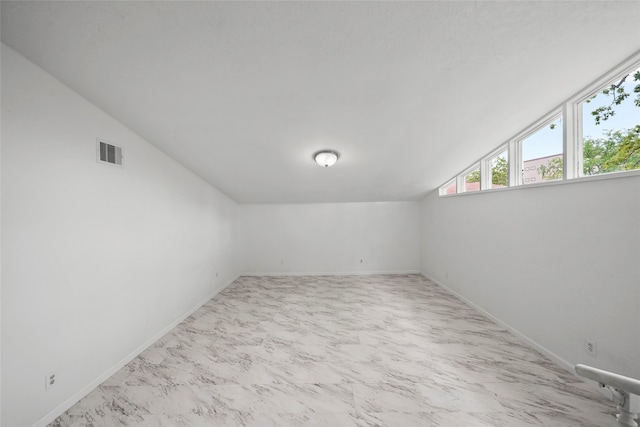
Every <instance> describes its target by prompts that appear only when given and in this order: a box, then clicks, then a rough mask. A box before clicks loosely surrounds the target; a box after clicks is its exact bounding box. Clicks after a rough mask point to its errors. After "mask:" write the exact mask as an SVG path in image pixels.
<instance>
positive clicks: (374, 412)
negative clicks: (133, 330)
mask: <svg viewBox="0 0 640 427" xmlns="http://www.w3.org/2000/svg"><path fill="white" fill-rule="evenodd" d="M614 413H615V410H614V406H613V404H612V403H611V402H609V401H607V400H605V399H603V398H602V396H601V395H600V394H598V393H597V392H595V391H594V389H593V388H592V386H589V385H587V384H585V383H583V382H582V381H580V380H579V379H578V378H577V377H575V376H574V375H572V374H571V373H569V372H566V371H565V370H564V369H562V368H560V367H558V366H556V365H555V364H554V363H553V362H551V361H550V360H549V359H547V358H545V357H544V356H542V355H541V354H539V353H537V352H536V351H534V350H532V349H531V348H529V347H528V346H527V345H525V344H524V343H523V342H522V341H520V340H519V339H518V338H516V337H514V336H513V335H511V334H510V333H509V332H508V331H507V330H505V329H504V328H502V327H500V326H498V325H496V324H495V323H493V322H492V321H490V320H489V319H487V318H486V317H484V316H483V315H481V314H480V313H478V312H477V311H475V310H474V309H473V308H471V307H469V306H467V305H466V304H464V303H463V302H461V301H460V300H458V299H457V298H455V297H453V296H452V295H450V294H449V293H447V292H445V291H444V290H442V289H441V288H439V287H438V286H436V285H434V284H433V283H431V282H429V281H428V280H426V279H425V278H424V277H422V276H420V275H384V276H382V275H380V276H321V277H315V276H314V277H241V278H239V279H238V280H236V281H235V282H234V283H233V284H231V285H230V286H229V287H227V288H226V289H225V290H224V291H222V292H221V293H220V294H218V295H217V296H216V297H215V298H213V299H212V300H211V301H209V302H208V303H207V304H205V305H204V306H202V308H200V309H199V310H198V311H197V312H196V313H194V314H193V315H192V316H190V317H189V318H188V319H186V320H185V321H184V322H182V323H181V324H180V325H178V326H177V327H176V328H175V329H174V330H172V331H171V332H170V333H169V334H167V335H166V336H164V337H163V338H162V339H160V340H159V341H158V342H157V343H155V344H154V345H152V346H151V347H149V348H148V349H147V350H146V351H144V352H143V353H142V354H141V355H140V356H138V357H137V358H135V359H134V360H133V361H131V362H130V363H129V364H127V365H126V366H125V367H124V368H122V369H121V370H120V371H118V372H117V373H116V374H115V375H113V376H112V377H111V378H110V379H108V380H107V381H105V382H104V383H103V384H102V385H100V386H99V387H98V388H97V389H95V390H94V391H92V392H91V393H90V394H89V395H87V396H86V397H85V398H84V399H82V400H81V401H80V402H78V403H77V404H76V405H75V406H73V407H72V408H70V409H69V410H68V411H67V412H66V413H64V414H63V415H61V416H60V417H58V418H57V419H56V420H55V421H54V422H53V423H51V424H50V426H53V427H60V426H73V427H80V426H96V427H97V426H108V427H111V426H150V427H151V426H153V427H162V426H166V427H175V426H189V427H200V426H203V427H204V426H261V427H262V426H402V427H409V426H510V427H514V426H531V425H538V426H563V427H569V426H581V427H585V426H592V427H606V426H612V427H613V426H616V425H617V424H616V421H615V418H614V415H613V414H614Z"/></svg>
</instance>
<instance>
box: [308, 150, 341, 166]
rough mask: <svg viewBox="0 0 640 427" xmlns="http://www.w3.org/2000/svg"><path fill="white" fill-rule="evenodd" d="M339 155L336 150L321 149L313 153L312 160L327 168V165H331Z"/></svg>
mask: <svg viewBox="0 0 640 427" xmlns="http://www.w3.org/2000/svg"><path fill="white" fill-rule="evenodd" d="M339 157H340V155H339V154H338V153H337V152H336V151H331V150H322V151H318V152H317V153H316V154H314V155H313V160H315V161H316V163H317V164H319V165H320V166H323V167H325V168H328V167H329V166H333V165H334V164H335V163H336V162H337V161H338V158H339Z"/></svg>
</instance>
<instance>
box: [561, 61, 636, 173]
mask: <svg viewBox="0 0 640 427" xmlns="http://www.w3.org/2000/svg"><path fill="white" fill-rule="evenodd" d="M638 68H640V52H638V53H636V54H635V55H632V56H631V57H629V58H628V59H627V60H626V61H624V62H623V63H621V64H620V65H618V66H617V67H615V68H613V69H612V70H610V71H609V72H607V73H605V74H603V75H602V76H601V77H600V78H599V79H597V80H596V81H594V82H593V83H591V84H590V85H589V86H587V87H586V88H585V89H583V90H581V91H580V92H578V93H577V94H576V95H575V96H573V97H571V98H570V99H569V100H568V101H567V102H566V103H565V104H564V106H565V108H566V109H568V110H571V112H572V113H573V114H574V120H573V123H574V126H575V129H573V134H572V135H568V137H567V138H566V140H565V144H566V145H569V146H570V147H571V148H572V154H573V155H574V156H575V159H572V160H573V161H574V164H575V168H576V170H575V171H574V174H573V175H572V176H569V177H565V179H571V178H579V177H584V176H585V175H584V171H583V163H584V159H583V143H584V140H583V136H584V135H583V134H582V129H583V123H582V115H583V114H582V113H583V111H582V104H583V103H584V102H585V101H586V100H587V99H589V98H591V97H592V96H595V95H598V94H599V93H600V92H601V91H602V90H603V89H604V88H606V87H607V86H609V85H611V84H612V83H613V82H615V81H616V80H619V79H620V78H622V76H624V75H625V74H629V73H631V72H632V71H635V70H636V69H638ZM633 95H634V94H633V93H631V95H630V96H633ZM616 173H618V172H616Z"/></svg>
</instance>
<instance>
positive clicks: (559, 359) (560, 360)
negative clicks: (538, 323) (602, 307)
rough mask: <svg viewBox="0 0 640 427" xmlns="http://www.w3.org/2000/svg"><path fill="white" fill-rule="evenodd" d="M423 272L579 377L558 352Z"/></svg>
mask: <svg viewBox="0 0 640 427" xmlns="http://www.w3.org/2000/svg"><path fill="white" fill-rule="evenodd" d="M421 274H422V275H423V276H424V277H425V278H427V279H428V280H429V281H431V282H433V283H435V284H436V285H438V286H440V287H441V288H442V289H444V290H445V291H447V292H449V293H450V294H452V295H454V296H456V297H457V298H459V299H461V300H462V301H464V302H465V303H466V304H468V305H470V306H471V307H473V308H474V309H476V310H478V311H479V312H480V313H482V314H484V315H485V316H487V317H488V318H489V319H491V320H492V321H494V322H495V323H497V324H498V325H500V326H502V327H503V328H505V329H507V330H508V331H509V332H511V333H512V334H513V335H515V336H517V337H518V338H520V339H521V340H523V341H525V342H526V343H527V344H528V345H529V346H530V347H533V348H534V349H535V350H537V351H539V352H540V353H542V354H544V355H545V356H547V357H548V358H549V359H551V360H553V361H554V362H556V363H557V364H558V365H560V366H561V367H562V368H564V369H566V370H567V371H569V372H571V373H572V374H573V375H575V376H576V377H577V374H576V373H575V371H574V369H573V368H574V367H573V365H572V364H571V363H569V362H568V361H566V360H564V359H563V358H562V357H560V356H558V355H557V354H555V353H554V352H552V351H551V350H549V349H548V348H546V347H544V346H543V345H540V344H539V343H538V342H536V341H534V340H532V339H531V338H529V337H528V336H526V335H525V334H523V333H522V332H520V331H519V330H517V329H515V328H514V327H512V326H511V325H509V324H507V323H505V322H503V321H502V320H500V319H499V318H497V317H495V316H494V315H493V314H491V313H489V312H488V311H486V310H485V309H483V308H482V307H480V306H478V305H477V304H475V303H474V302H473V301H471V300H469V299H467V298H466V297H464V296H463V295H461V294H460V293H458V292H457V291H454V290H453V289H451V288H450V287H449V286H447V285H445V284H444V283H442V282H440V281H439V280H438V279H436V278H434V277H432V276H430V275H429V274H427V273H425V272H424V271H423V272H421ZM578 378H579V377H578Z"/></svg>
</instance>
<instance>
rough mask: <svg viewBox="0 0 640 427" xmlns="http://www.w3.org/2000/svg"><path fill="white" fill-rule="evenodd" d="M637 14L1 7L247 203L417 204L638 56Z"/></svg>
mask: <svg viewBox="0 0 640 427" xmlns="http://www.w3.org/2000/svg"><path fill="white" fill-rule="evenodd" d="M638 22H640V2H638V1H626V2H609V1H607V2H574V1H571V2H562V1H555V2H537V1H536V2H526V1H524V2H523V1H518V2H515V1H514V2H489V1H485V2H344V3H341V2H177V1H176V2H93V1H91V2H88V1H87V2H82V1H79V2H55V1H48V2H5V1H3V2H2V41H3V42H4V43H6V44H7V45H9V46H10V47H12V48H14V49H15V50H17V51H18V52H20V53H22V54H23V55H25V56H26V57H28V58H29V59H31V60H32V61H33V62H35V63H36V64H38V65H39V66H41V67H42V68H44V69H45V70H47V71H48V72H49V73H51V74H52V75H54V76H55V77H57V78H58V79H60V80H61V81H62V82H64V83H65V84H67V85H68V86H70V87H71V88H72V89H74V90H75V91H76V92H78V93H80V94H81V95H82V96H84V97H85V98H87V99H88V100H90V101H91V102H93V103H94V104H96V105H97V106H99V107H100V108H102V109H103V110H104V111H106V112H107V113H109V114H110V115H112V116H113V117H115V118H117V119H118V120H120V121H121V122H123V123H124V124H126V125H127V126H128V127H129V128H131V129H132V130H134V131H135V132H137V133H138V134H139V135H141V136H142V137H144V138H145V139H147V140H148V141H149V142H151V143H153V144H154V145H156V146H157V147H158V148H160V149H161V150H163V151H164V152H166V153H167V154H169V155H170V156H172V157H173V158H175V159H176V160H178V161H179V162H181V163H182V164H184V165H185V166H187V167H188V168H190V169H191V170H193V171H194V172H195V173H197V174H198V175H200V176H201V177H203V178H204V179H206V180H207V181H208V182H210V183H211V184H213V185H215V186H216V187H218V188H219V189H220V190H222V191H223V192H225V193H226V194H228V195H229V196H231V197H232V198H233V199H235V200H236V201H238V202H241V203H298V202H343V201H344V202H346V201H350V202H355V201H391V200H417V199H419V198H420V197H421V196H422V195H424V194H425V193H426V192H428V191H430V190H432V189H434V188H436V187H438V186H439V185H440V184H442V183H443V182H444V181H445V180H446V179H448V178H450V177H451V176H453V175H454V174H456V173H458V172H459V171H460V170H461V169H463V168H464V167H466V166H468V165H469V164H471V163H472V162H473V161H475V160H477V159H478V158H479V157H480V156H482V155H483V154H485V153H486V152H488V151H489V150H491V149H493V148H495V147H496V146H497V145H498V144H500V143H502V142H504V141H505V140H506V139H507V138H509V137H510V136H512V135H513V134H514V133H516V132H517V131H519V130H521V129H522V128H523V127H525V126H527V125H528V124H530V123H531V122H533V121H534V120H536V119H537V118H539V117H540V116H542V115H544V114H545V113H547V112H548V111H549V110H550V109H552V108H554V107H556V106H557V105H559V104H560V103H561V102H562V101H564V100H565V99H566V98H568V97H569V96H571V95H572V94H574V93H575V92H577V91H578V90H580V89H581V88H582V87H583V86H585V85H586V84H588V83H590V82H591V81H592V80H594V79H595V78H597V77H599V76H600V75H602V74H603V73H604V72H606V71H607V70H608V69H610V68H612V67H613V66H615V65H616V64H617V63H619V62H621V61H622V60H624V59H625V58H627V57H628V56H630V55H632V54H633V53H635V52H636V51H638V50H640V25H638ZM102 136H104V135H102ZM321 148H331V149H334V150H337V151H339V152H340V153H341V156H342V157H341V158H340V160H339V161H338V163H337V164H336V166H334V167H332V168H328V169H324V168H320V167H319V166H317V165H315V164H314V163H313V162H312V159H311V156H312V154H313V153H314V152H315V151H317V150H319V149H321Z"/></svg>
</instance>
